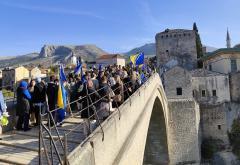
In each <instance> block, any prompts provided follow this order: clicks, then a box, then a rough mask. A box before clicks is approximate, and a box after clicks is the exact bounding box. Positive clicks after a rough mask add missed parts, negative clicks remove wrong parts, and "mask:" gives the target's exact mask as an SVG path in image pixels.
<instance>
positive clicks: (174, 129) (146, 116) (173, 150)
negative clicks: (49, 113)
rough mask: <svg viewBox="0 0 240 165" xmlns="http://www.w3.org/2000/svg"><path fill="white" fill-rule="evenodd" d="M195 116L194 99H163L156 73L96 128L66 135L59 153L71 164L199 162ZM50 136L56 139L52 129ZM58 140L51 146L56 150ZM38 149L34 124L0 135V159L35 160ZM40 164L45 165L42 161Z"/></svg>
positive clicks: (71, 121) (69, 124) (68, 126)
mask: <svg viewBox="0 0 240 165" xmlns="http://www.w3.org/2000/svg"><path fill="white" fill-rule="evenodd" d="M9 107H10V106H9ZM11 113H12V111H11ZM12 116H13V115H12ZM199 120H200V117H199V108H198V106H197V105H196V103H195V101H194V100H167V98H166V96H165V93H164V89H163V86H162V83H161V80H160V77H159V75H158V74H153V75H152V76H151V77H150V78H149V79H148V81H147V82H146V83H145V84H143V85H142V86H141V87H140V88H139V89H138V90H137V91H136V92H135V93H134V94H133V95H132V96H130V97H129V98H128V99H127V100H126V101H125V102H124V103H123V104H122V105H121V106H120V107H119V111H117V110H116V111H114V112H113V113H112V114H111V115H110V116H109V117H108V118H107V119H106V120H105V121H104V122H103V123H102V124H101V126H102V129H101V128H100V127H98V128H96V129H95V130H94V131H93V132H92V133H91V134H90V135H89V136H87V138H86V136H85V135H84V134H83V131H82V129H84V127H82V128H79V129H77V130H75V131H74V132H73V133H72V134H69V136H68V137H67V139H68V142H67V146H68V147H66V148H67V150H68V151H67V152H68V153H67V154H64V153H63V151H60V150H59V152H60V155H63V154H64V155H67V158H66V157H65V159H68V162H69V163H70V164H74V165H75V164H76V165H111V164H116V165H118V164H121V165H141V164H178V163H185V164H187V163H191V164H195V163H196V164H199V161H200V155H199V150H200V147H199V146H200V131H199ZM13 123H14V122H13ZM81 123H83V119H81V117H78V116H75V117H69V118H67V119H65V121H64V124H63V127H61V128H58V132H59V134H60V136H61V137H62V138H63V137H64V135H65V134H66V131H69V130H72V128H73V127H75V126H76V124H77V125H80V124H81ZM83 135H84V136H83ZM52 136H53V138H56V132H52ZM48 138H49V137H48V136H46V137H45V140H47V139H48ZM47 142H48V141H47ZM59 142H60V141H58V142H56V145H57V146H58V147H59V148H61V145H60V143H59ZM46 144H47V145H49V143H46ZM41 150H43V148H42V147H41ZM38 152H39V129H38V128H36V127H34V128H33V129H32V130H31V131H29V132H22V131H12V132H8V133H5V134H3V135H2V136H1V140H0V162H5V163H10V164H39V154H38ZM53 157H54V159H52V160H56V155H54V156H53ZM56 162H57V161H56ZM42 164H47V162H46V160H45V159H43V162H42ZM53 164H54V163H53Z"/></svg>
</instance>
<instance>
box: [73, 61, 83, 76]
mask: <svg viewBox="0 0 240 165" xmlns="http://www.w3.org/2000/svg"><path fill="white" fill-rule="evenodd" d="M80 72H81V74H82V64H81V63H80V62H77V66H76V68H75V69H74V74H75V75H78V74H79V73H80Z"/></svg>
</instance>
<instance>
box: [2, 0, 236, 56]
mask: <svg viewBox="0 0 240 165" xmlns="http://www.w3.org/2000/svg"><path fill="white" fill-rule="evenodd" d="M239 6H240V1H239V0H181V1H180V0H1V1H0V55H2V56H6V55H20V54H26V53H30V52H39V51H40V49H41V47H42V46H43V45H44V44H58V45H60V44H65V45H81V44H96V45H97V46H99V47H100V48H102V49H104V50H106V51H108V52H110V53H116V52H125V51H128V50H130V49H132V48H134V47H136V46H141V45H142V44H145V43H149V42H154V37H155V34H156V33H158V32H160V31H163V30H164V29H166V28H187V29H191V28H192V24H193V22H197V25H198V29H199V32H200V34H201V39H202V42H203V43H204V44H206V45H210V46H214V47H218V48H220V47H225V45H226V43H225V38H226V30H227V27H228V28H229V30H230V34H231V38H232V44H233V45H234V44H236V43H240V23H239V19H240V12H239Z"/></svg>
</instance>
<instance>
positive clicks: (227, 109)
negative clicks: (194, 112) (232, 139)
mask: <svg viewBox="0 0 240 165" xmlns="http://www.w3.org/2000/svg"><path fill="white" fill-rule="evenodd" d="M200 109H201V111H200V112H201V127H202V135H203V139H205V138H213V139H220V140H222V141H223V142H224V143H225V144H228V143H229V139H228V134H227V132H228V131H230V130H231V127H232V123H233V120H234V119H236V118H237V117H239V115H240V104H239V103H234V102H226V103H221V104H218V105H200Z"/></svg>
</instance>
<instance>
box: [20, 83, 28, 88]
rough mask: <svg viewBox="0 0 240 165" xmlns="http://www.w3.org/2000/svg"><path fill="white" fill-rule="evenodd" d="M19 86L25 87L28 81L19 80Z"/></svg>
mask: <svg viewBox="0 0 240 165" xmlns="http://www.w3.org/2000/svg"><path fill="white" fill-rule="evenodd" d="M19 87H20V88H23V89H27V87H28V83H27V82H26V81H21V82H20V84H19Z"/></svg>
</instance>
